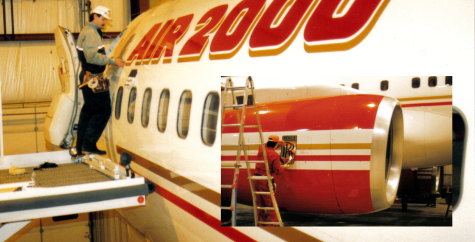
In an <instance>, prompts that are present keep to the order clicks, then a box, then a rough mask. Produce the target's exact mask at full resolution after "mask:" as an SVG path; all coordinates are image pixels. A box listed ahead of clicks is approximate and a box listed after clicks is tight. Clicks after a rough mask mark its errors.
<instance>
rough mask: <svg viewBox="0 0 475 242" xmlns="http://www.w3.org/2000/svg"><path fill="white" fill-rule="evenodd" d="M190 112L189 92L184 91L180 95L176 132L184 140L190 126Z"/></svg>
mask: <svg viewBox="0 0 475 242" xmlns="http://www.w3.org/2000/svg"><path fill="white" fill-rule="evenodd" d="M190 112H191V91H184V92H183V93H182V94H181V98H180V105H179V107H178V120H177V132H178V136H180V137H181V138H186V136H187V135H188V129H189V124H190Z"/></svg>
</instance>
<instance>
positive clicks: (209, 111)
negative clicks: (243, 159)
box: [115, 86, 220, 146]
mask: <svg viewBox="0 0 475 242" xmlns="http://www.w3.org/2000/svg"><path fill="white" fill-rule="evenodd" d="M123 92H124V88H123V87H122V86H121V87H119V89H118V90H117V95H116V97H117V98H116V104H115V118H116V119H117V120H119V119H120V115H121V114H120V110H121V106H122V96H123ZM192 97H193V95H192V93H191V91H190V90H184V91H183V93H182V94H181V97H180V102H179V105H178V116H177V134H178V136H179V137H180V138H183V139H184V138H186V137H187V136H188V130H189V124H190V114H191V103H192V99H193V98H192ZM136 98H137V88H136V87H132V89H131V90H130V93H129V101H128V106H127V121H128V122H129V123H130V124H132V123H133V122H134V118H135V100H136ZM151 100H152V89H151V88H147V89H146V90H145V92H144V96H143V102H142V108H141V109H142V113H141V123H142V127H144V128H147V127H148V124H149V120H150V106H151ZM169 102H170V90H168V89H163V90H162V92H161V94H160V100H159V103H158V111H157V129H158V131H160V132H162V133H163V132H165V130H166V128H167V119H168V106H169ZM219 105H220V104H219V94H218V93H216V92H209V93H208V95H207V96H206V99H205V104H204V107H203V115H202V119H201V139H202V141H203V143H205V144H206V145H210V146H212V145H213V144H214V142H215V140H216V126H217V123H218V109H219Z"/></svg>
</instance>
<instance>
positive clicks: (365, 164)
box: [332, 161, 369, 170]
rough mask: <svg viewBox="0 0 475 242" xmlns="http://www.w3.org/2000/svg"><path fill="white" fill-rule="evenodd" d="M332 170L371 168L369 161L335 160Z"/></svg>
mask: <svg viewBox="0 0 475 242" xmlns="http://www.w3.org/2000/svg"><path fill="white" fill-rule="evenodd" d="M332 170H369V161H356V162H355V161H334V162H332Z"/></svg>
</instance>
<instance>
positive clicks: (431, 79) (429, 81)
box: [341, 76, 452, 91]
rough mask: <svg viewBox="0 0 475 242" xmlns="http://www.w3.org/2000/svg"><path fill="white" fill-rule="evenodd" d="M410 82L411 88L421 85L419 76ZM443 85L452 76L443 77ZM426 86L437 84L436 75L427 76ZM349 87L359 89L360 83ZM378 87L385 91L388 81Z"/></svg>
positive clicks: (448, 83) (449, 84) (446, 83)
mask: <svg viewBox="0 0 475 242" xmlns="http://www.w3.org/2000/svg"><path fill="white" fill-rule="evenodd" d="M411 84H412V88H419V87H421V78H420V77H414V78H412V82H411ZM445 85H447V86H452V76H446V77H445ZM341 86H345V84H341ZM427 86H429V87H435V86H437V77H436V76H430V77H428V78H427ZM351 88H354V89H357V90H359V89H360V84H359V83H353V84H351ZM380 89H381V91H387V90H388V89H389V81H388V80H383V81H381V85H380Z"/></svg>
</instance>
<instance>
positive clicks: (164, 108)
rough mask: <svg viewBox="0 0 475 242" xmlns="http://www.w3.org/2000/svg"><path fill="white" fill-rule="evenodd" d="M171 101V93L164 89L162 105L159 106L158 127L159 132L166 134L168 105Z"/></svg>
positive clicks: (161, 99)
mask: <svg viewBox="0 0 475 242" xmlns="http://www.w3.org/2000/svg"><path fill="white" fill-rule="evenodd" d="M169 101H170V91H169V90H168V89H164V90H163V91H162V94H160V103H159V104H158V118H157V126H158V130H160V131H161V132H164V131H165V129H166V128H167V117H168V103H169Z"/></svg>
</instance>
